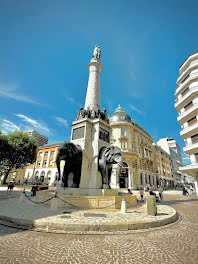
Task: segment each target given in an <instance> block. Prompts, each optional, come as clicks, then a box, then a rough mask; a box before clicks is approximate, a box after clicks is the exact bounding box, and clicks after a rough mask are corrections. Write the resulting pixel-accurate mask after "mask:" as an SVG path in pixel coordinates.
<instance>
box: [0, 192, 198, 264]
mask: <svg viewBox="0 0 198 264" xmlns="http://www.w3.org/2000/svg"><path fill="white" fill-rule="evenodd" d="M17 195H19V194H15V196H17ZM2 197H4V199H5V200H6V199H7V198H6V194H2V195H1V197H0V198H2ZM11 199H13V198H11ZM165 204H167V205H169V206H171V207H172V208H174V209H176V210H177V212H178V213H179V214H180V220H179V221H178V222H176V223H173V224H171V225H168V226H164V227H160V228H155V229H150V230H147V231H145V230H144V231H128V232H119V233H114V234H106V233H104V234H83V235H82V234H81V235H80V234H54V233H46V232H45V233H44V232H35V231H30V230H23V229H17V228H14V227H8V226H6V225H5V223H3V222H1V225H0V235H1V237H0V263H2V264H3V263H5V264H7V263H17V264H18V263H28V264H29V263H90V264H91V263H94V264H95V263H112V264H114V263H141V264H142V263H153V264H155V263H171V264H172V263H178V264H179V263H185V264H186V263H188V264H196V263H197V259H198V198H197V197H196V196H194V195H191V196H189V197H183V196H181V194H165Z"/></svg>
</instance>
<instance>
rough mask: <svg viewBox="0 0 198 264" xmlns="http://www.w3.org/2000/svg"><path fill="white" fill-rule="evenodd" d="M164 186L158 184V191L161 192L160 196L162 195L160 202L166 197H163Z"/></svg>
mask: <svg viewBox="0 0 198 264" xmlns="http://www.w3.org/2000/svg"><path fill="white" fill-rule="evenodd" d="M163 191H164V190H163V188H162V186H159V185H158V192H159V197H160V202H163V201H164V198H163Z"/></svg>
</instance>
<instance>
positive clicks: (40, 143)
mask: <svg viewBox="0 0 198 264" xmlns="http://www.w3.org/2000/svg"><path fill="white" fill-rule="evenodd" d="M25 132H26V133H27V134H28V135H29V136H30V137H35V138H36V140H37V143H38V146H39V147H40V146H43V145H46V144H47V143H48V138H47V137H45V136H43V135H41V134H40V133H39V132H37V131H35V130H28V131H25Z"/></svg>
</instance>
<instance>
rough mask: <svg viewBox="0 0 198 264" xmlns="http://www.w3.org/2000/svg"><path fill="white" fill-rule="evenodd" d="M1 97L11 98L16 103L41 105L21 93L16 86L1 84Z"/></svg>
mask: <svg viewBox="0 0 198 264" xmlns="http://www.w3.org/2000/svg"><path fill="white" fill-rule="evenodd" d="M0 96H1V97H6V98H10V99H13V100H16V101H21V102H26V103H31V104H39V103H38V102H36V101H34V100H32V99H31V98H29V97H28V96H26V95H24V94H22V93H20V91H19V86H18V85H16V84H2V83H0Z"/></svg>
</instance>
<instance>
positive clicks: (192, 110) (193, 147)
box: [175, 52, 198, 194]
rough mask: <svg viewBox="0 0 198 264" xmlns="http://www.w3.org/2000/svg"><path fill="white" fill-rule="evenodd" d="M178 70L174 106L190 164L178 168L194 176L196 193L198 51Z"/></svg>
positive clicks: (197, 165) (197, 169) (197, 173)
mask: <svg viewBox="0 0 198 264" xmlns="http://www.w3.org/2000/svg"><path fill="white" fill-rule="evenodd" d="M179 72H180V76H179V78H178V79H177V89H176V92H175V98H176V99H175V108H176V110H177V112H178V113H179V116H178V117H177V120H178V122H179V124H180V125H181V128H182V129H181V132H180V135H181V137H182V138H183V139H184V141H185V143H186V146H185V147H184V149H183V150H184V152H185V153H186V154H187V155H188V157H189V158H190V161H191V164H189V165H186V166H184V167H181V168H180V170H181V171H183V172H186V173H188V174H190V175H192V176H194V179H195V187H196V190H197V194H198V188H197V181H198V52H196V53H194V54H191V55H190V56H189V57H188V58H187V59H186V60H185V61H184V63H183V64H182V65H181V66H180V69H179Z"/></svg>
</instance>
